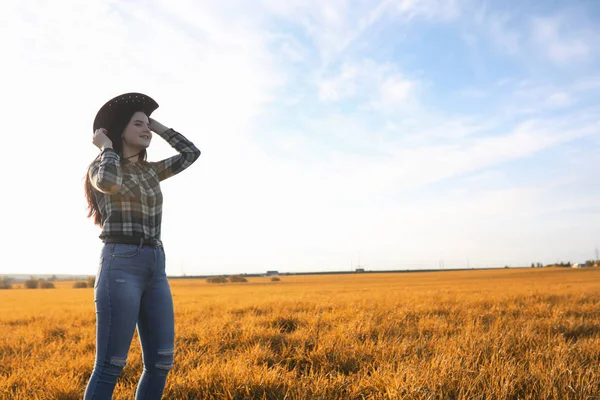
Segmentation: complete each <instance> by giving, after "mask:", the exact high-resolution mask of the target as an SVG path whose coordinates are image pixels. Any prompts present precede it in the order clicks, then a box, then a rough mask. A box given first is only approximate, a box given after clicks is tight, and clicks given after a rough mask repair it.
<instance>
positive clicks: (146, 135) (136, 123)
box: [123, 111, 152, 149]
mask: <svg viewBox="0 0 600 400" xmlns="http://www.w3.org/2000/svg"><path fill="white" fill-rule="evenodd" d="M151 140H152V132H151V131H150V122H149V120H148V117H147V116H146V114H144V113H143V112H142V111H138V112H136V113H135V114H133V117H131V120H130V121H129V123H128V124H127V126H126V127H125V130H124V131H123V141H124V142H125V144H126V145H128V146H130V147H137V148H140V149H145V148H147V147H148V146H150V141H151Z"/></svg>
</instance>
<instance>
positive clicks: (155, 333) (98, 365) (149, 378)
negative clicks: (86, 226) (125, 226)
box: [84, 243, 175, 400]
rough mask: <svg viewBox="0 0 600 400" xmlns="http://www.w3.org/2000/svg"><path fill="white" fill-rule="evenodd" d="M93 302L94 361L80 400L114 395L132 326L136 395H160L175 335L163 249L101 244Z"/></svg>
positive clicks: (139, 399) (170, 363)
mask: <svg viewBox="0 0 600 400" xmlns="http://www.w3.org/2000/svg"><path fill="white" fill-rule="evenodd" d="M94 301H95V304H96V361H95V364H94V370H93V372H92V376H91V377H90V380H89V382H88V385H87V388H86V391H85V396H84V400H92V399H94V400H108V399H111V398H112V394H113V391H114V388H115V385H116V383H117V378H118V377H119V375H120V374H121V371H122V370H123V367H124V366H125V364H126V361H127V354H128V352H129V347H130V345H131V341H132V338H133V332H134V330H135V328H136V325H137V331H138V336H139V339H140V343H141V347H142V355H143V361H144V371H143V373H142V376H141V379H140V381H139V383H138V386H137V390H136V393H135V399H136V400H142V399H143V400H148V399H160V398H161V397H162V393H163V390H164V387H165V383H166V380H167V374H168V373H169V370H170V369H171V367H172V366H173V353H174V337H175V328H174V317H173V299H172V297H171V289H170V287H169V282H168V281H167V275H166V273H165V253H164V250H163V248H162V247H152V246H140V245H130V244H114V243H113V244H105V245H104V247H103V249H102V257H101V259H100V267H99V270H98V274H97V276H96V284H95V287H94Z"/></svg>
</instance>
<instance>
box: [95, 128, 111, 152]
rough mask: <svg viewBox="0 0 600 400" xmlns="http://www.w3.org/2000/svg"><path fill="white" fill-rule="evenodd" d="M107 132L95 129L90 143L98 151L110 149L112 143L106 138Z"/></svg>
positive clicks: (102, 129)
mask: <svg viewBox="0 0 600 400" xmlns="http://www.w3.org/2000/svg"><path fill="white" fill-rule="evenodd" d="M106 135H108V131H107V130H106V129H104V128H99V129H96V131H95V132H94V137H93V139H92V143H94V144H95V145H96V147H97V148H99V149H100V150H104V149H107V148H109V149H112V141H111V140H110V139H109V138H108V136H106Z"/></svg>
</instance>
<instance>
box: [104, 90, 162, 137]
mask: <svg viewBox="0 0 600 400" xmlns="http://www.w3.org/2000/svg"><path fill="white" fill-rule="evenodd" d="M157 108H158V103H157V102H156V101H154V99H153V98H152V97H150V96H146V95H145V94H142V93H125V94H122V95H119V96H117V97H115V98H113V99H111V100H109V101H108V102H106V104H104V105H103V106H102V107H101V108H100V110H98V113H97V114H96V118H95V119H94V128H93V131H94V132H95V131H96V129H99V128H104V129H107V130H110V128H111V127H112V125H113V123H115V121H117V120H119V119H120V117H122V116H123V115H125V114H129V115H131V114H133V112H135V111H143V112H144V113H145V114H146V115H147V116H148V117H150V114H152V112H153V111H154V110H156V109H157Z"/></svg>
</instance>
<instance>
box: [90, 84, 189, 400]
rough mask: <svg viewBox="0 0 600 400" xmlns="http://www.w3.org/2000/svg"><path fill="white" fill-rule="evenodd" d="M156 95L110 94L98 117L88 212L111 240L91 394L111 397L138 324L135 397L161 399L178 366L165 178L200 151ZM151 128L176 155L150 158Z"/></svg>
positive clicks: (100, 277) (104, 258) (99, 280)
mask: <svg viewBox="0 0 600 400" xmlns="http://www.w3.org/2000/svg"><path fill="white" fill-rule="evenodd" d="M157 108H158V104H157V103H156V101H154V100H153V99H152V98H150V97H148V96H146V95H144V94H141V93H126V94H123V95H120V96H117V97H115V98H113V99H111V100H110V101H108V102H107V103H106V104H105V105H104V106H102V108H100V110H99V111H98V113H97V115H96V118H95V120H94V127H93V130H94V136H93V143H94V144H95V145H96V146H97V147H98V148H99V149H100V150H101V153H100V154H99V155H98V157H96V159H95V160H94V161H93V162H92V164H91V165H90V166H89V168H88V173H87V175H86V180H85V194H86V198H87V201H88V207H89V214H88V217H91V218H93V220H94V223H96V224H97V225H99V226H100V227H101V228H102V233H101V234H100V239H102V241H103V242H104V246H103V248H102V252H101V257H100V266H99V269H98V274H97V276H96V281H95V287H94V301H95V305H96V360H95V364H94V370H93V372H92V375H91V377H90V380H89V382H88V384H87V388H86V391H85V397H84V398H85V400H91V399H96V400H104V399H111V398H112V393H113V391H114V388H115V384H116V382H117V378H118V377H119V375H120V374H121V371H122V370H123V367H124V366H125V364H126V361H127V354H128V352H129V347H130V345H131V340H132V338H133V333H134V330H135V329H136V326H137V331H138V336H139V339H140V343H141V347H142V354H143V362H144V371H143V373H142V376H141V379H140V381H139V384H138V386H137V390H136V394H135V398H136V400H142V399H144V400H147V399H160V398H161V397H162V393H163V390H164V387H165V383H166V379H167V374H168V373H169V370H170V369H171V368H172V366H173V355H174V351H175V346H174V337H175V329H174V316H173V301H172V297H171V290H170V287H169V282H168V281H167V276H166V273H165V253H164V248H163V245H162V242H161V240H160V232H161V229H160V228H161V219H162V200H163V198H162V193H161V190H160V181H163V180H165V179H167V178H169V177H171V176H173V175H175V174H178V173H179V172H181V171H183V170H184V169H186V168H187V167H189V166H190V165H192V163H194V161H196V160H197V159H198V157H199V156H200V150H198V149H197V148H196V147H195V146H194V145H193V144H192V143H191V142H190V141H189V140H187V139H186V138H185V137H184V136H183V135H181V134H180V133H178V132H176V131H174V130H173V129H168V128H167V127H165V126H164V125H162V124H161V123H159V122H158V121H156V120H154V119H151V118H150V115H151V114H152V112H153V111H154V110H156V109H157ZM152 132H155V133H156V134H157V135H159V136H160V137H161V138H163V139H164V140H166V141H167V142H168V143H169V144H170V145H171V146H172V147H173V148H174V149H175V150H177V152H178V153H179V154H178V155H176V156H173V157H171V158H167V159H165V160H162V161H158V162H147V161H146V149H147V148H148V146H150V142H151V140H152Z"/></svg>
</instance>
